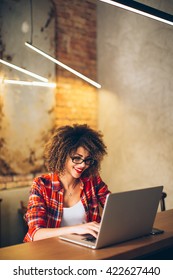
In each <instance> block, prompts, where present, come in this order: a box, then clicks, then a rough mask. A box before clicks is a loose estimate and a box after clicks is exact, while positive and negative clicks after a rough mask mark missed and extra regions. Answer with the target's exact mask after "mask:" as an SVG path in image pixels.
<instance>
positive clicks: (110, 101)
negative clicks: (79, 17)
mask: <svg viewBox="0 0 173 280" xmlns="http://www.w3.org/2000/svg"><path fill="white" fill-rule="evenodd" d="M140 2H142V1H140ZM145 2H147V1H145ZM149 2H150V1H149ZM149 2H148V3H149ZM165 2H166V3H165ZM149 4H150V3H149ZM152 4H153V6H154V4H155V8H162V10H164V11H166V12H169V11H173V1H172V0H171V1H164V0H162V1H152ZM172 42H173V27H172V26H168V25H166V24H164V23H159V22H157V21H154V20H151V19H148V18H145V17H143V16H140V15H135V14H133V13H130V12H127V11H125V10H122V9H120V8H116V7H113V6H111V5H108V4H105V3H101V2H99V1H98V40H97V44H98V79H99V83H101V84H102V89H101V90H100V93H99V98H100V99H99V100H100V103H99V128H100V129H101V130H102V132H103V134H104V138H105V142H106V144H107V146H108V156H107V157H106V159H105V160H104V163H103V166H102V177H103V179H104V180H105V181H106V182H107V183H108V185H109V186H110V189H111V190H112V191H114V192H116V191H121V190H128V189H137V188H143V187H150V186H156V185H163V186H164V190H165V191H166V192H167V194H168V197H167V199H166V206H167V209H169V208H173V79H172V74H173V70H172V69H173V68H172V65H173V47H172Z"/></svg>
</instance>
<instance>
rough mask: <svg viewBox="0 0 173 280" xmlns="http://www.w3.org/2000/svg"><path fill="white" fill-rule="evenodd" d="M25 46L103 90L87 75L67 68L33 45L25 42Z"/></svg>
mask: <svg viewBox="0 0 173 280" xmlns="http://www.w3.org/2000/svg"><path fill="white" fill-rule="evenodd" d="M25 45H26V46H27V47H29V48H31V49H32V50H34V51H35V52H37V53H39V54H41V55H42V56H44V57H46V58H47V59H49V60H51V61H52V62H54V63H55V64H58V65H59V66H61V67H63V68H64V69H66V70H68V71H69V72H71V73H73V74H75V75H76V76H78V77H79V78H81V79H83V80H85V81H86V82H88V83H90V84H91V85H93V86H95V87H97V88H101V85H100V84H98V83H96V82H95V81H93V80H91V79H90V78H88V77H86V76H85V75H83V74H81V73H79V72H78V71H76V70H74V69H72V68H71V67H69V66H67V65H66V64H64V63H62V62H60V61H59V60H57V59H55V58H53V57H52V56H50V55H48V54H47V53H45V52H44V51H42V50H40V49H38V48H37V47H35V46H33V45H32V44H30V43H28V42H25Z"/></svg>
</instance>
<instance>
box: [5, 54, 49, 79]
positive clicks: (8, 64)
mask: <svg viewBox="0 0 173 280" xmlns="http://www.w3.org/2000/svg"><path fill="white" fill-rule="evenodd" d="M0 63H2V64H4V65H6V66H9V67H11V68H13V69H15V70H17V71H20V72H22V73H24V74H27V75H29V76H31V77H34V78H36V79H38V80H40V81H42V82H48V79H46V78H44V77H42V76H39V75H37V74H34V73H33V72H30V71H28V70H25V69H23V68H21V67H18V66H16V65H14V64H11V63H9V62H7V61H4V60H2V59H0Z"/></svg>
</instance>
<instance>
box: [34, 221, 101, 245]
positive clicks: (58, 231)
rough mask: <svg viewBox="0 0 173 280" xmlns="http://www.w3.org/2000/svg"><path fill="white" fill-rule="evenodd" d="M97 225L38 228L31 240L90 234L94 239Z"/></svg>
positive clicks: (93, 223)
mask: <svg viewBox="0 0 173 280" xmlns="http://www.w3.org/2000/svg"><path fill="white" fill-rule="evenodd" d="M99 226H100V224H99V223H96V222H90V223H86V224H81V225H74V226H68V227H59V228H40V229H38V230H37V231H36V232H35V234H34V236H33V240H34V241H36V240H40V239H45V238H49V237H56V236H60V235H65V234H72V233H73V234H91V235H93V236H94V237H97V234H98V232H99Z"/></svg>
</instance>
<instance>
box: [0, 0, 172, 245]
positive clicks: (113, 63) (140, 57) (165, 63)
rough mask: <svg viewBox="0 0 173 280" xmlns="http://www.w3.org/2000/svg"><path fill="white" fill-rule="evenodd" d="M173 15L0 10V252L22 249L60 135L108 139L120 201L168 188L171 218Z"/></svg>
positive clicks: (16, 6) (76, 2)
mask: <svg viewBox="0 0 173 280" xmlns="http://www.w3.org/2000/svg"><path fill="white" fill-rule="evenodd" d="M123 2H133V3H132V4H136V6H135V5H131V6H130V7H129V6H128V4H127V3H125V4H124V3H123ZM142 12H143V13H142ZM171 14H173V0H170V1H165V0H159V1H158V0H153V1H150V0H141V1H139V0H138V1H101V0H83V1H80V0H66V1H64V0H37V1H34V0H33V1H32V0H2V1H0V246H1V247H6V246H11V245H15V244H20V243H22V242H23V238H24V235H25V233H26V230H27V226H26V224H25V222H24V219H23V214H24V213H25V211H26V207H27V201H28V197H29V190H30V186H31V184H32V180H33V178H34V177H35V176H36V175H38V174H41V173H44V172H46V169H45V165H44V157H43V152H44V146H45V143H46V142H47V140H48V139H49V137H50V135H51V134H52V132H53V130H54V129H55V128H56V127H59V126H61V125H66V124H70V125H72V124H74V123H79V124H84V123H87V124H88V125H89V126H91V127H92V128H94V129H98V130H100V131H101V132H102V134H103V137H104V141H105V143H106V146H107V151H108V154H107V155H106V157H105V158H104V160H103V163H102V166H101V171H100V173H101V177H102V179H103V181H104V182H106V184H107V185H108V186H109V189H110V190H111V191H112V192H120V191H127V190H133V189H141V188H145V187H153V186H163V187H164V189H163V190H164V195H165V196H164V203H165V209H166V210H169V209H172V208H173V78H172V73H173V70H172V65H173V46H172V42H173V15H171ZM151 15H152V16H151ZM162 202H163V201H162ZM146 207H147V202H146ZM165 209H164V210H165ZM162 210H163V209H161V205H159V208H158V211H162Z"/></svg>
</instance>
